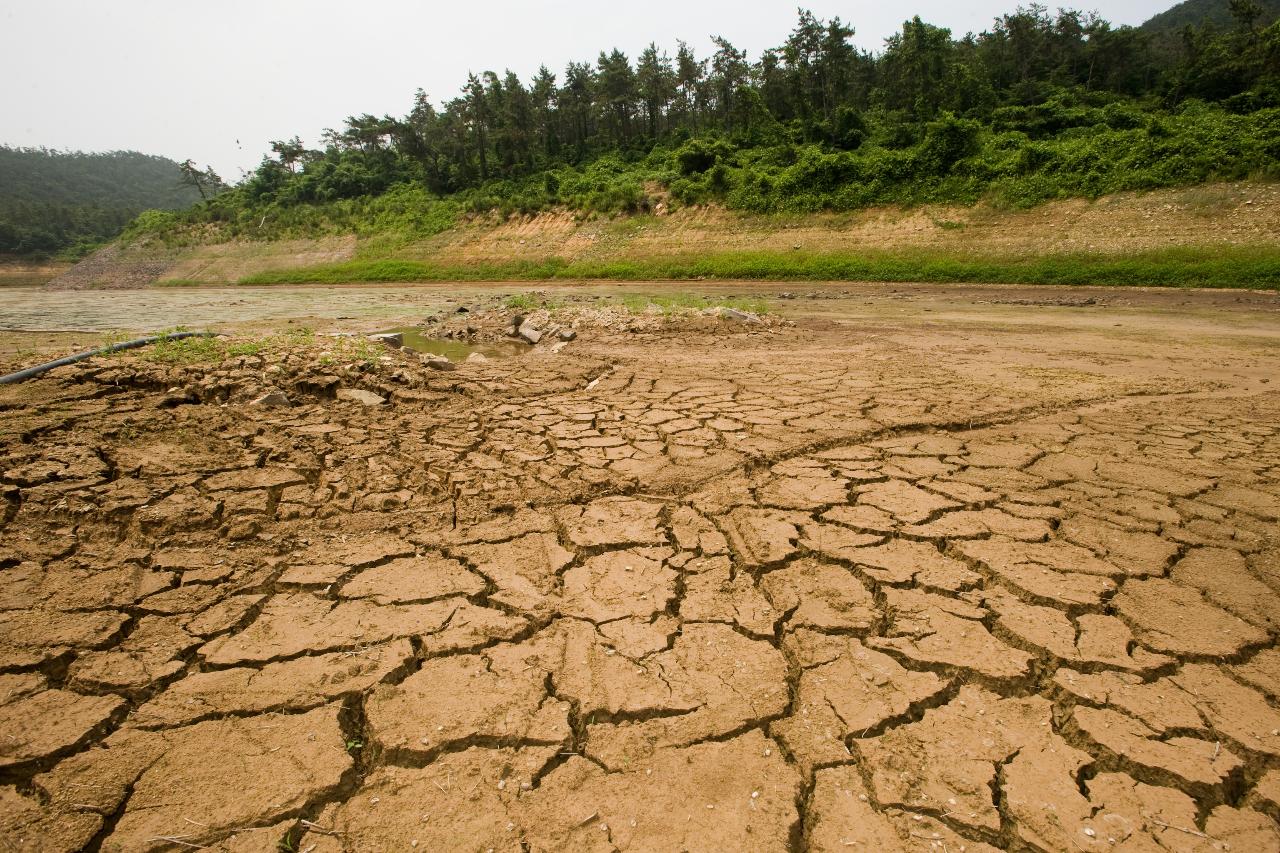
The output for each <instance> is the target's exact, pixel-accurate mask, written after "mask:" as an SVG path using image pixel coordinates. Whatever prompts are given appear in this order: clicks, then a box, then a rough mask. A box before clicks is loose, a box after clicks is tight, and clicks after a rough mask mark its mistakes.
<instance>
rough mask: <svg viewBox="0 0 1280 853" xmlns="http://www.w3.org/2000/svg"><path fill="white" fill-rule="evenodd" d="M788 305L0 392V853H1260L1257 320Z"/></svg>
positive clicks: (333, 321) (1223, 305)
mask: <svg viewBox="0 0 1280 853" xmlns="http://www.w3.org/2000/svg"><path fill="white" fill-rule="evenodd" d="M789 289H790V290H792V291H794V296H795V297H797V298H782V297H781V288H775V289H774V291H773V296H774V297H776V298H774V299H773V300H772V303H771V304H772V305H773V306H774V307H775V308H776V309H777V314H776V316H775V315H774V314H772V313H771V314H770V315H769V317H768V318H766V322H763V323H760V324H751V323H745V324H743V323H734V322H729V321H726V320H723V319H716V318H711V317H698V318H687V319H686V318H662V317H651V316H644V317H637V318H630V317H626V316H619V315H618V314H617V313H616V312H615V313H610V312H608V311H597V310H596V309H595V308H593V307H592V304H591V303H590V302H583V303H581V304H579V305H576V306H571V307H570V308H569V309H566V310H564V311H562V312H561V313H560V314H558V315H556V316H555V317H554V318H552V320H551V321H546V320H543V319H542V318H541V315H538V317H539V322H540V323H542V324H543V326H544V328H546V326H547V324H548V322H554V323H558V324H561V325H564V326H570V325H572V326H573V327H574V328H575V330H576V332H577V338H576V339H575V340H573V341H572V342H569V343H564V342H563V341H558V340H557V342H556V343H549V342H547V341H544V342H543V343H541V344H539V345H538V347H536V348H535V349H533V350H532V351H531V352H530V353H528V354H526V355H524V356H521V357H518V358H512V359H505V360H491V361H487V362H480V363H471V362H469V363H464V364H459V365H457V366H456V369H455V370H449V371H440V370H436V369H432V368H431V367H430V366H428V365H426V364H424V363H423V362H422V361H421V360H420V359H419V358H418V357H417V356H416V355H412V354H407V353H403V352H399V351H393V350H382V349H379V350H378V351H377V353H375V355H374V356H372V357H369V356H368V355H367V354H366V355H365V356H364V357H362V358H360V359H352V358H349V357H348V355H347V352H348V351H347V350H343V349H342V348H341V346H340V345H339V344H338V343H336V342H331V341H330V339H324V338H317V342H316V343H313V344H309V345H305V346H303V345H299V346H297V347H294V348H292V349H268V350H264V351H263V352H262V353H259V354H252V355H245V356H240V357H237V358H235V359H233V360H231V361H229V362H226V363H222V364H215V365H211V364H194V365H166V364H158V363H155V362H152V361H147V360H146V359H145V358H143V357H138V356H131V357H120V358H112V359H101V360H95V361H91V362H87V363H85V364H84V365H83V366H79V367H73V368H63V369H61V370H60V371H58V372H56V373H54V374H51V375H49V376H48V377H46V378H43V379H41V380H37V381H34V382H31V383H26V384H23V385H17V386H0V412H3V414H2V415H0V472H2V473H0V477H2V480H0V498H2V499H3V500H0V524H3V531H2V534H0V571H2V572H3V579H4V580H5V583H4V584H3V585H0V849H5V850H39V851H52V850H66V851H71V850H79V849H88V850H103V851H134V850H175V851H176V850H184V849H214V850H220V851H273V850H277V849H288V850H310V851H316V853H329V851H340V850H352V851H354V850H359V851H385V850H413V849H417V850H443V849H466V850H495V851H497V850H511V851H515V850H588V849H590V850H614V849H617V850H761V851H769V850H846V849H851V850H867V851H893V850H910V851H935V850H936V851H981V850H989V849H992V848H998V849H1013V850H1086V851H1093V850H1098V851H1110V850H1123V851H1148V850H1151V851H1155V850H1176V851H1217V850H1234V851H1268V850H1280V827H1278V826H1277V823H1276V819H1277V818H1280V706H1278V705H1277V699H1278V697H1280V651H1278V650H1277V647H1276V638H1277V631H1278V630H1280V534H1278V531H1280V526H1278V525H1277V522H1278V521H1280V396H1277V393H1276V384H1275V383H1276V379H1275V377H1280V346H1277V344H1278V343H1280V311H1278V310H1277V308H1278V307H1280V306H1278V304H1277V300H1276V298H1275V296H1274V294H1248V293H1231V294H1213V293H1195V292H1169V291H1164V292H1147V291H1123V290H1107V291H1105V292H1090V291H1079V290H1055V289H1048V288H1035V289H1026V288H910V289H907V288H888V287H882V288H871V287H865V288H856V287H855V288H845V289H846V290H847V291H848V292H847V293H845V294H841V293H840V292H839V291H835V290H833V289H821V290H819V289H814V288H806V287H803V286H797V285H790V286H789ZM810 291H812V292H813V293H816V294H817V296H818V297H822V298H812V299H810V298H807V297H808V294H809V292H810ZM425 292H426V291H424V293H425ZM761 292H764V291H761ZM549 295H550V296H552V297H556V298H559V297H566V295H575V293H574V291H572V290H571V289H563V290H556V291H554V292H552V293H550V294H549ZM576 295H582V294H576ZM440 298H443V297H440ZM451 298H452V297H451ZM1237 300H1238V301H1237ZM310 310H313V311H314V312H315V316H314V317H313V318H312V319H311V321H310V322H312V323H313V324H314V325H315V326H316V327H317V328H321V329H323V330H327V329H338V328H344V327H345V328H358V329H361V330H364V329H366V327H367V325H368V324H370V323H372V322H373V320H372V319H362V320H359V321H353V320H347V321H343V320H339V319H337V318H338V316H339V315H341V314H342V313H343V312H342V307H341V302H340V300H338V301H335V302H334V303H333V304H332V305H330V306H329V307H328V308H327V309H325V310H320V309H318V308H316V307H315V306H312V307H311V309H310ZM450 317H451V319H449V320H447V321H446V322H445V323H442V324H438V325H446V326H449V327H450V328H451V329H462V328H463V327H464V326H465V325H473V326H474V327H475V328H476V329H477V330H478V332H479V333H480V334H482V335H483V334H487V333H491V332H492V331H493V330H494V329H495V328H497V327H498V326H499V325H500V324H501V323H502V321H503V318H502V317H500V316H498V314H497V313H496V312H495V311H492V310H489V309H488V308H487V307H486V304H484V303H483V300H482V299H480V298H479V297H477V301H476V302H475V303H473V305H472V311H471V312H470V313H469V314H468V315H466V316H463V315H458V314H452V315H450ZM382 319H383V318H381V317H379V318H378V319H377V321H378V322H382ZM404 319H421V315H420V314H419V315H417V316H416V317H411V316H409V315H406V317H405V318H404ZM251 321H252V318H249V317H245V318H244V322H245V323H246V324H247V326H246V328H248V326H252V327H253V329H254V330H255V331H262V330H263V329H264V328H266V326H269V325H270V324H271V323H281V322H285V321H281V320H280V319H279V318H276V317H268V318H259V319H258V320H256V321H252V322H251ZM255 323H256V325H254V324H255ZM25 334H26V337H28V338H31V340H30V341H28V342H27V343H26V344H24V343H22V339H23V334H17V333H9V334H7V335H5V336H4V338H3V342H4V345H5V346H7V347H9V350H7V352H8V353H9V355H8V356H6V360H7V361H9V363H13V361H14V359H15V357H14V356H13V353H15V352H16V351H17V349H18V348H20V347H25V350H24V351H25V352H28V353H30V352H35V351H39V350H43V351H45V352H50V353H51V352H53V351H55V350H57V349H58V348H59V347H63V348H65V347H67V346H68V345H69V344H70V343H71V342H70V341H68V340H66V339H64V338H61V337H59V336H56V335H55V336H47V335H46V336H38V335H34V334H32V333H25ZM81 337H82V338H83V337H84V335H81ZM549 338H550V339H552V340H555V339H556V338H555V337H554V336H549ZM77 342H80V341H77ZM272 387H274V388H277V389H279V390H280V391H281V392H282V393H283V394H285V395H286V396H287V397H288V398H289V400H290V401H291V402H292V403H293V405H292V406H291V407H288V408H267V407H264V406H261V405H255V404H253V403H251V402H249V400H250V399H252V398H253V397H256V396H257V395H259V394H261V393H263V392H264V391H265V390H268V389H269V388H272ZM353 392H365V393H364V394H360V393H353ZM366 395H376V396H366ZM361 397H364V400H363V401H362V400H361V399H358V398H361Z"/></svg>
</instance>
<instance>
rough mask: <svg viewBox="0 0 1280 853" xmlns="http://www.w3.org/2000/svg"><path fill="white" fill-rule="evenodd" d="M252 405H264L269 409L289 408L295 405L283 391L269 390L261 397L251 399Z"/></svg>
mask: <svg viewBox="0 0 1280 853" xmlns="http://www.w3.org/2000/svg"><path fill="white" fill-rule="evenodd" d="M249 405H251V406H262V407H263V408H267V409H287V408H289V407H290V406H292V405H293V403H291V402H289V398H288V397H286V396H285V395H284V394H283V393H282V392H281V391H278V390H277V391H268V392H267V393H265V394H263V395H262V396H261V397H258V398H256V399H254V400H252V401H250V403H249Z"/></svg>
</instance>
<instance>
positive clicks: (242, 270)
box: [51, 183, 1280, 288]
mask: <svg viewBox="0 0 1280 853" xmlns="http://www.w3.org/2000/svg"><path fill="white" fill-rule="evenodd" d="M1233 246H1255V247H1261V248H1276V247H1280V186H1278V185H1276V184H1266V183H1262V184H1259V183H1235V184H1209V185H1204V186H1199V187H1192V188H1184V189H1178V190H1161V191H1157V192H1152V193H1147V194H1141V195H1139V194H1135V193H1125V194H1121V195H1116V196H1109V197H1106V198H1103V199H1099V200H1098V201H1087V200H1083V199H1074V200H1069V201H1062V202H1054V203H1050V204H1045V205H1042V206H1040V207H1037V208H1034V209H1031V210H1027V211H1000V210H993V209H991V208H989V207H986V206H982V205H979V206H976V207H929V208H920V209H913V210H900V209H896V208H894V209H885V208H876V209H871V210H866V211H862V212H859V213H856V214H842V215H814V216H806V217H785V218H784V217H749V216H742V215H739V214H736V213H732V212H729V211H725V210H723V209H721V208H709V207H698V208H686V209H683V210H678V211H676V212H675V213H672V214H670V215H663V216H637V217H621V218H618V219H586V220H583V219H580V218H578V217H577V216H575V215H574V214H572V213H568V212H558V213H543V214H538V215H536V216H528V217H516V218H513V219H510V220H506V221H502V222H499V221H496V220H493V219H491V218H488V217H482V218H478V219H475V220H473V221H469V222H466V223H464V224H461V225H459V226H457V227H455V228H453V229H451V230H449V231H447V232H445V233H443V234H439V235H436V236H434V237H431V238H428V239H425V240H421V241H417V242H409V243H405V242H404V241H402V240H390V241H388V240H386V239H383V238H380V237H379V238H371V239H369V240H364V241H357V240H356V238H354V237H345V238H339V237H329V238H323V239H317V240H314V241H307V240H294V241H285V242H279V243H266V242H238V243H218V244H212V245H196V246H189V247H184V248H164V247H157V246H145V245H137V246H130V247H118V246H113V247H108V248H107V249H104V250H103V251H102V252H101V253H99V254H98V255H95V256H94V257H91V258H89V259H87V260H85V261H84V262H83V263H81V264H80V265H79V266H77V267H75V268H74V269H72V270H71V271H69V272H68V273H66V274H65V275H62V276H60V277H59V278H57V279H55V280H54V281H53V283H52V285H51V286H53V287H55V288H99V287H105V288H121V287H139V286H144V285H146V284H149V283H154V282H157V281H173V280H176V281H181V282H191V283H206V284H227V283H234V282H236V281H238V280H240V279H241V278H243V277H245V276H249V275H253V274H256V273H261V272H265V271H268V270H293V269H301V268H305V267H310V266H317V265H322V264H326V263H333V262H336V261H344V260H350V259H351V258H353V257H359V258H361V259H365V260H371V259H384V258H385V259H396V260H416V261H431V262H436V263H440V264H445V265H452V264H474V263H478V262H484V263H494V264H502V263H510V262H517V261H528V262H539V261H543V260H546V259H548V258H560V259H564V260H569V261H577V260H598V261H608V260H626V259H632V260H648V259H655V258H667V257H691V256H693V257H697V256H705V255H707V254H714V253H721V252H734V251H776V252H795V253H798V254H800V255H803V254H806V253H808V254H825V253H832V252H855V253H856V252H859V251H869V250H884V249H898V250H924V251H930V252H938V253H944V254H948V255H955V256H960V257H983V256H991V255H995V256H1014V257H1024V256H1033V255H1044V254H1054V253H1063V254H1072V253H1085V254H1096V255H1102V256H1112V257H1114V256H1120V257H1123V256H1125V255H1127V254H1129V253H1133V252H1141V251H1150V250H1165V249H1177V248H1180V247H1233Z"/></svg>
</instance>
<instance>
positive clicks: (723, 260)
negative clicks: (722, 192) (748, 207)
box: [239, 247, 1280, 290]
mask: <svg viewBox="0 0 1280 853" xmlns="http://www.w3.org/2000/svg"><path fill="white" fill-rule="evenodd" d="M553 279H602V280H613V281H655V280H672V281H683V280H690V279H743V280H754V281H798V280H807V281H867V282H939V283H953V282H954V283H962V282H969V283H990V284H1079V285H1120V286H1150V287H1223V288H1255V289H1268V290H1277V289H1280V248H1275V249H1273V248H1261V249H1260V248H1244V247H1223V248H1185V247H1184V248H1178V249H1168V250H1164V251H1156V252H1143V253H1137V254H1132V255H1124V256H1121V255H1100V254H1054V255H1033V256H989V257H970V256H960V255H945V254H930V253H923V252H889V251H886V252H868V253H860V254H845V253H840V254H814V253H802V252H734V253H723V254H716V255H704V256H671V257H657V258H644V259H632V260H597V261H591V260H587V261H573V262H569V261H565V260H562V259H559V258H548V259H544V260H539V261H511V262H505V263H477V264H465V265H450V264H433V263H425V262H421V261H398V260H362V261H348V262H345V263H339V264H328V265H324V266H314V267H304V268H301V269H284V270H268V271H267V272H263V273H258V274H256V275H251V276H248V277H246V278H243V279H241V280H240V282H239V283H240V284H311V283H315V284H344V283H360V282H428V281H546V280H553Z"/></svg>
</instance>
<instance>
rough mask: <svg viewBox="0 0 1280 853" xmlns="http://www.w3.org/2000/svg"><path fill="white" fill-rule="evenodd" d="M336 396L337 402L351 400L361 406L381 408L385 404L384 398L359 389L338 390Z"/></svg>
mask: <svg viewBox="0 0 1280 853" xmlns="http://www.w3.org/2000/svg"><path fill="white" fill-rule="evenodd" d="M337 396H338V399H339V400H351V401H353V402H356V403H360V404H361V405H363V406H381V405H382V404H383V403H385V402H387V399H386V398H385V397H382V396H380V395H378V394H375V393H373V392H372V391H364V390H361V389H360V388H339V389H338V395H337Z"/></svg>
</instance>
